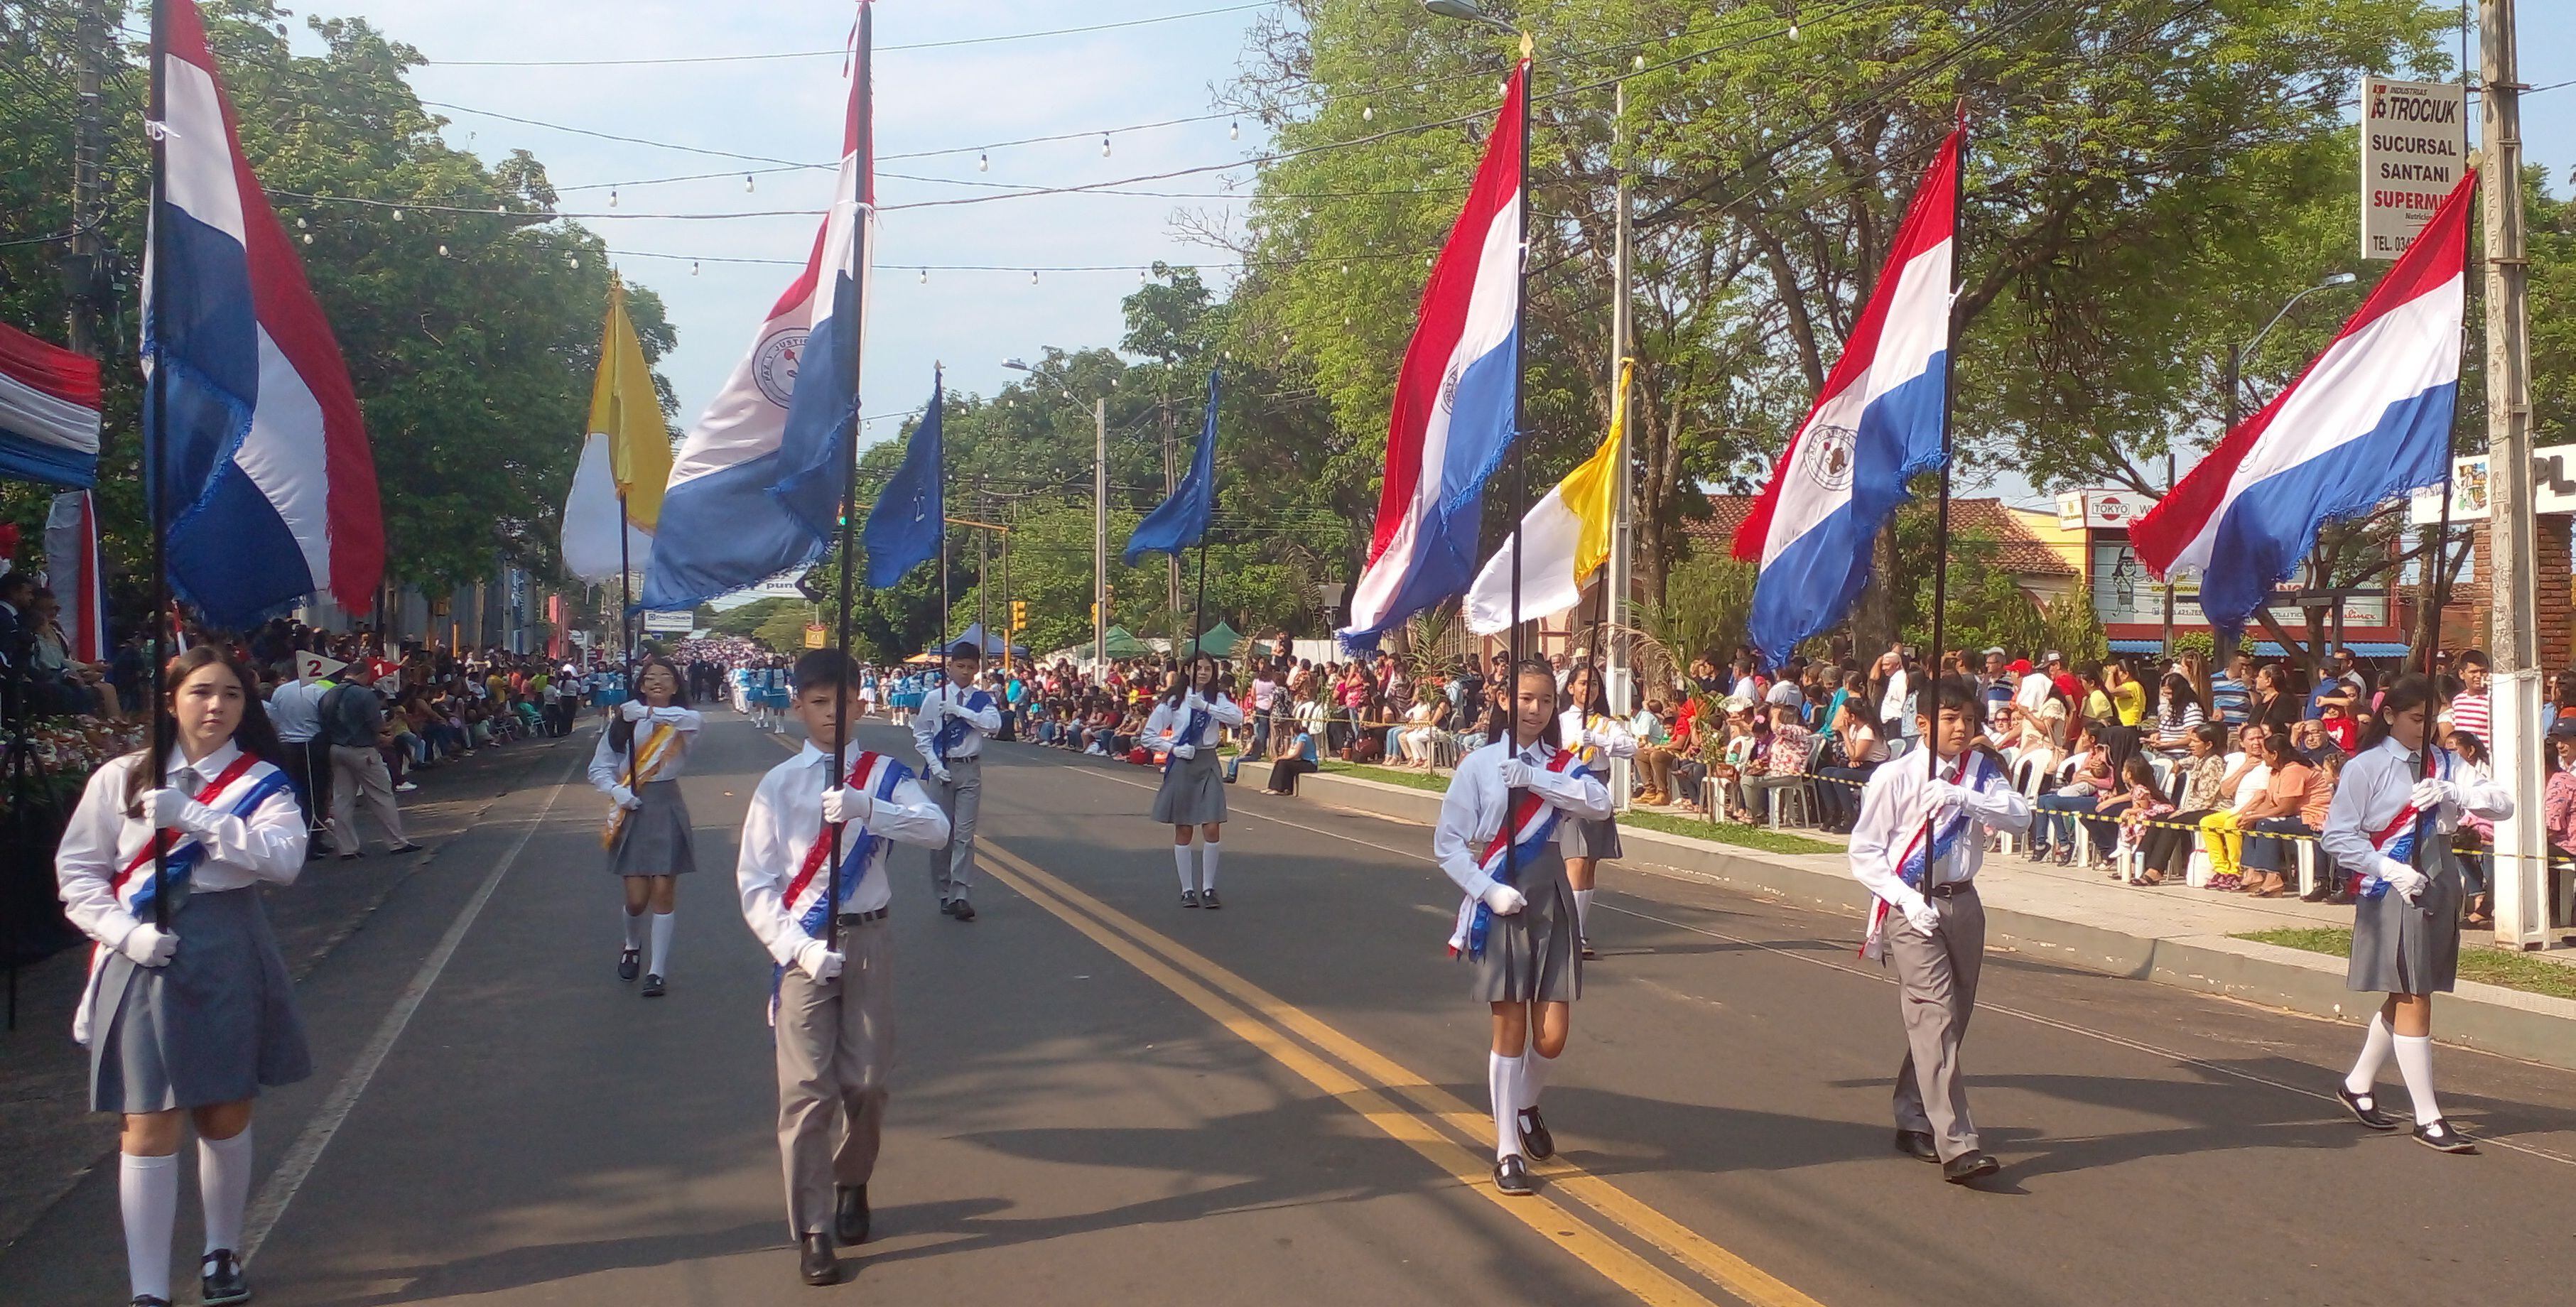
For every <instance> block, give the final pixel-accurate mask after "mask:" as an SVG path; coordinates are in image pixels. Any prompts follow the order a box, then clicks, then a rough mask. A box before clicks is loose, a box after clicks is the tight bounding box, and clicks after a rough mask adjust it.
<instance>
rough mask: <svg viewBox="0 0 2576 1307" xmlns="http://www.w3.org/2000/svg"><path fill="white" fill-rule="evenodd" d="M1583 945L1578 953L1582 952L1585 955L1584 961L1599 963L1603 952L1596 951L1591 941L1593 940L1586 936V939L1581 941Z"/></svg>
mask: <svg viewBox="0 0 2576 1307" xmlns="http://www.w3.org/2000/svg"><path fill="white" fill-rule="evenodd" d="M1581 945H1582V947H1581V948H1580V949H1579V950H1578V951H1580V952H1581V953H1582V954H1583V960H1584V961H1586V962H1597V961H1599V960H1600V958H1601V951H1600V950H1599V949H1596V948H1594V947H1592V940H1591V938H1590V937H1589V936H1586V937H1585V938H1584V939H1583V940H1582V941H1581Z"/></svg>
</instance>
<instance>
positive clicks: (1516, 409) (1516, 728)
mask: <svg viewBox="0 0 2576 1307" xmlns="http://www.w3.org/2000/svg"><path fill="white" fill-rule="evenodd" d="M1520 38H1521V142H1520V144H1521V176H1520V197H1519V200H1520V228H1521V240H1520V248H1519V249H1517V250H1515V251H1513V257H1514V258H1516V259H1518V260H1519V266H1518V267H1517V268H1515V269H1514V270H1513V276H1514V278H1515V280H1516V281H1517V283H1518V285H1517V288H1516V291H1515V294H1514V296H1513V303H1512V641H1511V644H1512V674H1511V676H1510V677H1509V678H1508V679H1507V680H1506V681H1505V684H1504V689H1503V693H1504V694H1505V695H1506V696H1508V698H1507V699H1506V701H1505V715H1504V722H1505V725H1504V727H1503V740H1504V744H1503V747H1504V749H1505V750H1506V752H1507V756H1509V757H1512V758H1518V757H1520V753H1521V746H1520V693H1521V691H1520V686H1521V658H1522V656H1523V653H1524V650H1523V648H1522V644H1521V565H1522V561H1523V560H1522V557H1521V519H1522V518H1524V517H1527V516H1528V515H1529V440H1528V433H1527V431H1526V430H1525V429H1524V428H1525V427H1526V426H1527V425H1528V424H1527V423H1526V422H1524V421H1523V420H1522V419H1523V417H1524V415H1525V414H1526V413H1527V411H1528V403H1527V400H1526V396H1527V395H1528V393H1529V378H1528V376H1527V373H1528V371H1529V265H1530V260H1529V251H1530V226H1529V215H1530V193H1529V186H1530V92H1531V90H1532V89H1533V87H1534V84H1535V83H1536V82H1537V81H1538V62H1537V60H1536V59H1535V58H1534V56H1535V55H1536V53H1537V50H1538V42H1537V40H1536V39H1535V38H1533V37H1532V36H1531V35H1530V34H1529V33H1528V32H1527V31H1523V32H1521V34H1520ZM1520 803H1521V791H1519V790H1517V789H1513V790H1506V791H1504V793H1503V826H1502V835H1503V883H1504V884H1507V885H1509V884H1514V883H1516V882H1517V881H1519V879H1520V840H1519V838H1518V837H1519V835H1520V832H1519V831H1517V830H1515V829H1513V826H1512V814H1513V813H1515V812H1517V811H1519V809H1520ZM1530 1033H1531V1034H1532V1035H1536V1034H1537V1032H1536V1031H1535V1030H1533V1031H1532V1032H1530Z"/></svg>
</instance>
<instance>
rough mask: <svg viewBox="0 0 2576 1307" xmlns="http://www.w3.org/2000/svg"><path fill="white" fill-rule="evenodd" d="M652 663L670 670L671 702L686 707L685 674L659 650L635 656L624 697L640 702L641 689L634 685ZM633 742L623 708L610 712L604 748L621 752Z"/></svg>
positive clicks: (630, 723) (631, 732) (687, 691)
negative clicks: (630, 678) (638, 656)
mask: <svg viewBox="0 0 2576 1307" xmlns="http://www.w3.org/2000/svg"><path fill="white" fill-rule="evenodd" d="M656 667H659V668H661V669H662V670H663V671H666V672H669V673H670V674H671V706H672V707H675V708H686V707H688V706H689V678H687V677H685V676H682V675H680V669H679V668H677V667H674V666H672V665H671V660H670V659H668V658H665V657H663V656H662V655H660V654H646V655H644V656H643V657H642V658H639V659H636V660H635V679H633V680H631V681H628V682H627V683H626V697H627V698H629V699H632V700H634V701H635V702H637V703H642V702H644V693H643V691H641V690H639V689H637V688H636V687H637V686H640V685H642V684H644V673H646V672H649V671H651V670H653V669H654V668H656ZM634 746H635V723H633V722H630V721H628V720H626V714H625V713H624V712H623V711H619V712H617V713H613V714H611V715H610V716H609V719H608V751H609V752H611V753H624V752H626V751H627V750H628V749H630V748H633V747H634Z"/></svg>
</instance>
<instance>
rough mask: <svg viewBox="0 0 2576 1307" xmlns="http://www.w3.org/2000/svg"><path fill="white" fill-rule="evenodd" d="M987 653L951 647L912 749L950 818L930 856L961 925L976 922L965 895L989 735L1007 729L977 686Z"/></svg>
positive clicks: (934, 882)
mask: <svg viewBox="0 0 2576 1307" xmlns="http://www.w3.org/2000/svg"><path fill="white" fill-rule="evenodd" d="M983 661H984V655H983V651H982V650H980V649H978V648H976V647H975V642H974V641H972V640H960V641H958V642H957V643H955V644H953V645H950V646H948V657H947V662H946V664H945V672H946V675H945V677H943V678H942V679H941V681H940V682H939V684H937V685H935V686H932V687H930V688H929V689H927V690H925V691H923V692H922V694H921V706H920V708H919V710H918V711H917V712H916V714H915V715H914V717H913V721H912V742H913V747H915V748H917V749H919V750H920V751H921V765H922V767H923V768H924V769H925V770H927V771H928V772H929V773H930V781H929V783H928V785H926V786H925V787H924V788H926V789H927V790H928V791H929V792H930V796H931V798H932V799H933V800H935V801H936V802H937V803H938V804H939V811H940V812H941V813H943V814H945V815H946V816H947V818H948V841H947V843H946V844H945V845H944V846H943V847H941V848H938V849H935V850H933V851H932V852H931V855H930V884H931V888H932V889H934V890H937V891H938V892H939V910H940V911H941V912H942V913H945V914H946V915H948V916H951V917H954V918H956V919H957V920H959V921H973V920H974V919H975V905H974V904H972V903H969V902H967V901H966V893H967V891H968V890H969V889H970V888H972V886H973V883H974V879H975V821H976V818H977V816H979V815H980V814H981V813H982V812H983V808H984V737H985V736H988V735H991V734H993V733H995V732H997V731H999V730H1001V729H1002V710H1001V708H1000V706H999V705H997V704H996V703H994V701H993V696H992V694H991V693H990V692H988V691H985V690H981V689H978V688H976V685H975V674H976V672H977V670H978V669H979V668H980V667H981V666H982V665H983Z"/></svg>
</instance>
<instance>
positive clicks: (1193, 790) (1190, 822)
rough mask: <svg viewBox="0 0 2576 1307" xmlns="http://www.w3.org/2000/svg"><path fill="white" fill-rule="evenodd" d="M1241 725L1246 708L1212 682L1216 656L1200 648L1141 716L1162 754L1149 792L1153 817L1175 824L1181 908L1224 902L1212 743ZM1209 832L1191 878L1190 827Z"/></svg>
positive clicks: (1221, 785) (1221, 809) (1220, 809)
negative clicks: (1156, 782)
mask: <svg viewBox="0 0 2576 1307" xmlns="http://www.w3.org/2000/svg"><path fill="white" fill-rule="evenodd" d="M1242 724H1243V709H1242V707H1241V706H1240V705H1238V704H1236V703H1235V701H1234V698H1233V696H1231V695H1228V694H1227V693H1226V692H1225V688H1224V687H1223V686H1222V685H1220V684H1219V683H1218V681H1217V666H1216V658H1215V656H1214V655H1211V654H1206V653H1201V654H1200V655H1198V656H1197V657H1195V658H1192V659H1191V660H1190V667H1189V670H1188V671H1187V672H1175V673H1173V674H1172V683H1171V684H1170V685H1169V686H1166V687H1165V688H1164V690H1163V693H1162V695H1161V696H1160V697H1158V698H1157V699H1155V701H1154V711H1153V713H1152V715H1150V716H1148V717H1147V718H1146V719H1145V737H1146V741H1147V744H1146V747H1148V748H1150V749H1152V750H1153V751H1154V752H1156V753H1159V754H1161V755H1163V785H1162V788H1161V789H1158V790H1156V791H1155V792H1154V820H1155V821H1157V822H1160V823H1162V824H1163V825H1166V826H1169V827H1171V828H1172V861H1173V863H1174V864H1175V865H1177V866H1178V867H1179V868H1180V871H1181V906H1182V907H1185V908H1221V907H1223V906H1225V905H1224V904H1222V903H1219V902H1218V901H1217V897H1216V864H1217V857H1218V851H1219V850H1221V849H1222V848H1224V847H1225V846H1224V845H1222V844H1220V843H1218V839H1219V832H1220V830H1221V828H1222V827H1223V825H1224V823H1225V775H1224V773H1223V771H1222V770H1221V769H1220V768H1219V766H1218V758H1217V744H1218V742H1219V741H1222V740H1223V739H1224V738H1225V732H1226V731H1227V730H1228V729H1230V728H1232V727H1235V726H1239V725H1242ZM1193 827H1196V828H1197V829H1198V832H1199V833H1200V834H1201V835H1203V836H1205V837H1206V841H1207V842H1206V844H1205V846H1204V847H1203V850H1202V857H1201V859H1200V863H1199V871H1198V875H1197V877H1196V879H1193V878H1192V876H1191V870H1190V830H1191V828H1193Z"/></svg>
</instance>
